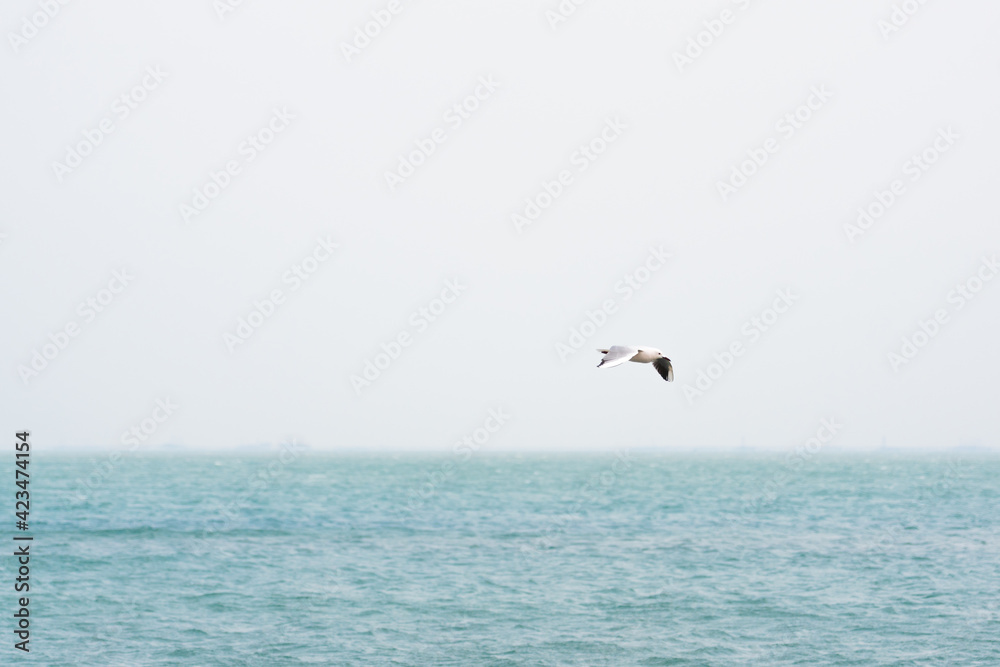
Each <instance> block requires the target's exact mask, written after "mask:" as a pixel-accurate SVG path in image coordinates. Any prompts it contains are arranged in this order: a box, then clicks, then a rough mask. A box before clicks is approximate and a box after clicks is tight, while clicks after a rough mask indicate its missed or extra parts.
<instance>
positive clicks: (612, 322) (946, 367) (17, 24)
mask: <svg viewBox="0 0 1000 667" xmlns="http://www.w3.org/2000/svg"><path fill="white" fill-rule="evenodd" d="M577 2H579V0H577ZM998 27H1000V5H997V4H996V3H993V2H987V1H986V0H963V1H958V2H950V3H943V2H929V3H924V4H920V3H917V2H915V0H908V1H907V2H898V1H897V2H890V1H888V0H876V1H874V2H873V1H871V0H845V1H843V2H837V3H802V2H794V1H792V0H768V1H763V0H760V1H758V0H738V1H730V0H722V1H714V2H693V1H683V2H672V3H662V2H652V1H640V0H631V1H623V2H609V1H607V0H586V1H584V2H579V4H576V3H574V2H572V1H570V0H564V1H563V2H562V3H560V2H557V1H556V0H551V1H548V2H544V1H543V2H527V1H522V0H509V1H507V2H503V3H498V2H486V1H485V0H472V1H470V0H465V1H463V2H454V1H452V2H444V1H439V2H432V1H429V0H425V1H424V2H413V1H407V0H392V1H390V0H384V1H382V0H380V1H378V2H341V3H318V2H301V3H292V4H288V3H276V2H264V1H262V0H244V1H243V2H232V1H226V0H219V1H216V2H213V1H212V0H200V1H198V2H186V3H155V4H154V3H135V2H125V1H124V0H109V1H105V2H88V3H76V2H73V3H67V4H65V5H62V4H59V3H57V2H38V1H29V0H15V1H12V2H9V3H7V5H6V9H5V12H4V15H3V17H2V19H0V28H2V30H3V33H4V35H5V42H6V43H5V44H4V45H3V46H2V47H0V52H2V55H0V72H2V80H3V83H4V90H5V91H6V101H5V103H4V105H3V106H2V108H0V114H2V119H3V127H4V128H5V130H6V131H5V132H4V133H3V134H4V136H3V140H2V141H3V155H4V160H3V161H2V163H0V176H2V178H0V183H2V184H3V185H2V187H3V193H2V194H3V196H2V197H0V312H2V325H0V354H2V355H3V360H2V364H0V405H2V409H0V428H3V429H5V431H6V432H7V433H14V432H15V431H16V430H21V429H27V430H30V431H31V432H32V435H33V440H34V442H35V443H36V447H37V448H38V449H41V450H45V449H50V450H53V451H54V450H80V451H82V450H86V449H90V448H103V449H116V448H117V449H120V448H128V449H129V450H130V451H133V450H136V449H138V448H149V449H151V450H154V449H157V448H162V447H166V446H170V447H181V448H184V449H186V450H194V451H198V450H233V449H238V448H241V447H247V446H253V445H259V444H269V443H270V444H275V443H281V442H291V441H295V442H299V443H304V444H305V446H308V447H311V448H312V449H314V450H333V451H363V452H398V451H417V450H420V451H429V452H449V451H453V450H455V448H456V447H459V443H464V445H461V446H465V447H474V448H475V450H476V451H495V452H504V451H559V452H588V451H613V450H620V449H629V450H642V449H658V450H668V451H692V450H695V451H699V450H713V451H714V450H725V449H735V448H739V447H749V448H756V449H773V450H790V449H793V448H795V447H801V446H810V445H809V444H808V443H810V442H813V443H816V442H818V443H820V444H821V445H822V446H823V447H828V448H831V449H843V450H877V449H880V448H882V447H890V448H907V449H925V450H930V449H952V448H956V447H966V448H971V447H978V448H987V449H993V450H997V449H1000V419H998V417H997V405H998V403H1000V401H998V399H1000V389H998V384H997V382H996V376H997V369H998V365H1000V353H998V351H997V344H996V337H997V334H996V332H997V330H998V328H1000V307H998V306H1000V279H996V278H997V274H998V273H1000V266H998V264H997V259H998V253H1000V229H998V225H997V222H998V205H997V199H996V194H995V193H996V185H997V182H998V177H1000V160H998V147H1000V128H998V126H997V123H996V119H997V118H998V117H1000V90H998V86H997V74H998V69H1000V43H998V42H997V40H996V34H997V29H998ZM616 344H617V345H635V346H651V347H655V348H659V349H661V350H662V351H663V352H664V354H665V355H666V356H668V357H669V358H671V359H672V363H673V366H674V371H675V381H674V382H672V383H666V382H664V381H663V380H662V379H661V378H660V377H659V376H658V375H657V373H656V372H655V371H654V369H653V368H652V367H651V366H648V365H640V364H626V365H623V366H620V367H617V368H612V369H600V370H598V369H597V368H596V366H597V363H598V361H599V360H600V356H601V355H600V354H599V353H598V352H597V351H596V349H597V348H605V347H608V346H610V345H616ZM811 438H815V440H812V441H811V440H810V439H811ZM813 446H817V445H813Z"/></svg>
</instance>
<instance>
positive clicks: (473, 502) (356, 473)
mask: <svg viewBox="0 0 1000 667" xmlns="http://www.w3.org/2000/svg"><path fill="white" fill-rule="evenodd" d="M9 477H11V478H12V477H13V475H12V474H11V475H10V476H9ZM998 487H1000V460H998V459H997V458H991V457H987V456H981V455H977V456H969V455H893V454H881V455H868V456H866V455H857V456H853V457H851V456H846V455H832V454H831V455H827V454H826V453H821V454H819V455H817V456H815V457H812V458H810V459H808V460H800V459H795V460H791V459H790V458H789V457H787V456H783V455H770V454H755V455H751V454H747V455H731V456H727V455H721V454H720V455H705V456H685V455H652V454H635V453H632V454H628V453H617V454H607V455H588V456H542V455H538V456H516V455H506V456H499V455H497V456H485V455H475V456H472V455H470V453H469V452H466V456H464V457H463V456H439V457H435V456H423V457H420V456H399V457H395V458H394V457H391V456H384V457H360V456H324V455H317V454H308V453H296V454H295V455H294V456H292V455H289V454H288V452H286V453H284V454H279V453H277V452H276V453H273V454H259V455H254V456H233V455H225V456H209V455H200V456H185V455H175V456H154V455H140V454H136V455H133V456H131V457H130V458H124V459H122V460H118V461H116V462H115V463H114V465H111V464H109V463H108V461H107V457H106V456H94V457H68V456H66V457H57V456H54V455H48V456H44V455H40V456H38V457H36V459H35V460H34V461H33V462H32V514H31V516H32V533H33V535H34V537H35V542H34V543H33V546H32V574H31V576H32V583H31V586H32V588H31V614H32V616H31V619H32V626H31V628H32V637H31V647H32V651H31V654H30V655H29V656H23V655H20V654H18V653H19V652H15V651H14V650H13V648H12V645H13V641H14V640H13V639H12V637H13V635H12V633H11V629H12V627H13V623H12V618H11V615H10V613H7V612H5V613H4V616H6V617H7V618H8V622H7V627H8V630H7V632H6V633H5V634H6V635H7V637H8V639H7V644H6V646H4V648H3V651H2V655H3V656H5V657H3V658H2V659H0V663H3V664H14V663H15V662H24V663H30V664H45V665H306V664H308V665H997V664H1000V513H998V509H997V507H998V504H997V501H998ZM11 498H13V494H11ZM8 540H9V538H8ZM3 560H4V563H3V568H4V569H3V573H4V578H5V579H6V580H8V581H10V580H11V579H12V577H13V574H12V565H11V560H12V559H11V558H6V559H3ZM3 588H4V589H5V590H8V593H7V595H5V596H3V597H2V598H0V602H2V604H3V605H4V608H5V609H12V608H13V607H12V605H13V603H14V594H13V592H12V591H11V590H10V587H9V586H6V585H5V586H4V587H3Z"/></svg>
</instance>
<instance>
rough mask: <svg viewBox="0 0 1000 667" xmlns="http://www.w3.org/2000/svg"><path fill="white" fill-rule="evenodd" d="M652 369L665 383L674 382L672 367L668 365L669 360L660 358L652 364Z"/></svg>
mask: <svg viewBox="0 0 1000 667" xmlns="http://www.w3.org/2000/svg"><path fill="white" fill-rule="evenodd" d="M653 367H654V368H656V372H657V373H659V374H660V377H661V378H663V379H664V380H666V381H667V382H673V381H674V367H673V366H671V365H670V360H669V359H667V358H666V357H660V358H659V359H657V360H656V361H654V362H653Z"/></svg>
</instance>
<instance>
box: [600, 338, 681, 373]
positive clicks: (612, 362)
mask: <svg viewBox="0 0 1000 667" xmlns="http://www.w3.org/2000/svg"><path fill="white" fill-rule="evenodd" d="M598 352H600V353H601V354H603V355H604V357H603V358H602V359H601V363H599V364H597V367H598V368H601V367H603V366H607V367H608V368H611V367H612V366H618V365H620V364H624V363H625V362H626V361H635V362H638V363H640V364H648V363H650V362H652V364H653V368H655V369H656V372H657V373H659V374H660V377H662V378H663V379H664V380H666V381H667V382H673V381H674V367H673V366H671V365H670V360H669V359H667V358H666V357H665V356H663V353H662V352H660V351H659V350H657V349H656V348H655V347H641V348H640V347H629V346H627V345H613V346H612V347H611V349H608V350H598Z"/></svg>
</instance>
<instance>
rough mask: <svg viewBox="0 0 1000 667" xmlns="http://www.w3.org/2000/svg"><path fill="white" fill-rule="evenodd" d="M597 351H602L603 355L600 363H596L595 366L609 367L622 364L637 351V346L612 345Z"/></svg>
mask: <svg viewBox="0 0 1000 667" xmlns="http://www.w3.org/2000/svg"><path fill="white" fill-rule="evenodd" d="M598 352H603V353H604V357H602V358H601V363H599V364H597V367H598V368H602V367H607V368H610V367H612V366H617V365H619V364H624V363H625V362H626V361H628V360H629V359H631V358H632V357H634V356H635V355H636V354H638V353H639V348H637V347H626V346H624V345H614V346H612V347H611V349H609V350H598Z"/></svg>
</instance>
